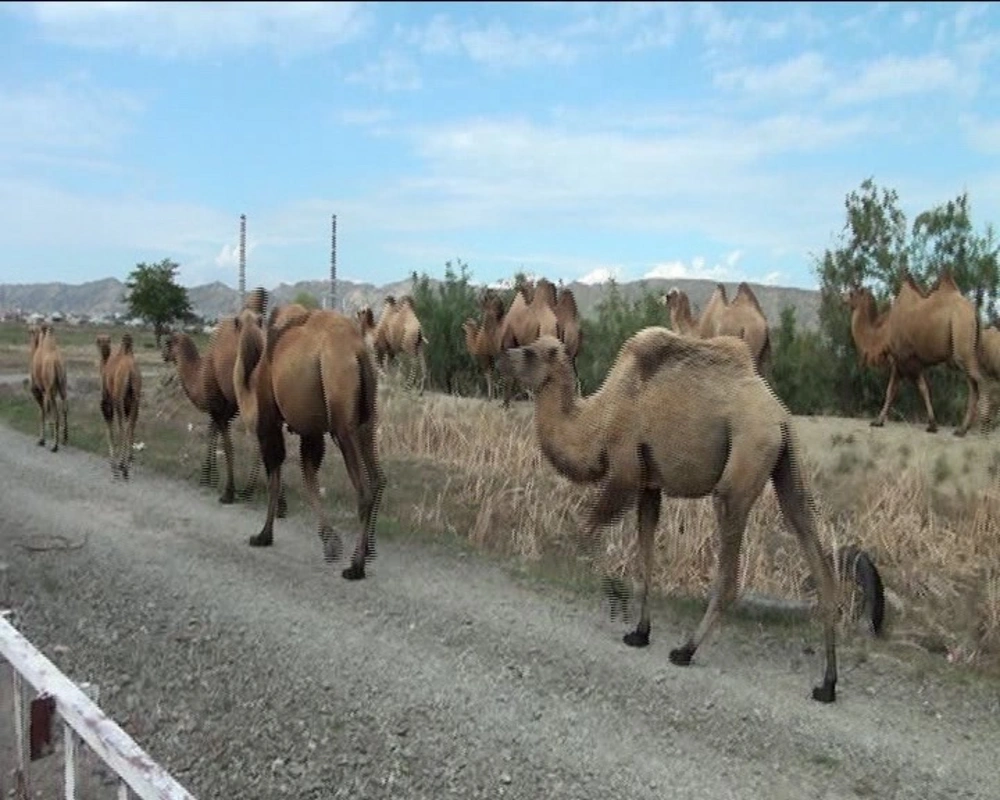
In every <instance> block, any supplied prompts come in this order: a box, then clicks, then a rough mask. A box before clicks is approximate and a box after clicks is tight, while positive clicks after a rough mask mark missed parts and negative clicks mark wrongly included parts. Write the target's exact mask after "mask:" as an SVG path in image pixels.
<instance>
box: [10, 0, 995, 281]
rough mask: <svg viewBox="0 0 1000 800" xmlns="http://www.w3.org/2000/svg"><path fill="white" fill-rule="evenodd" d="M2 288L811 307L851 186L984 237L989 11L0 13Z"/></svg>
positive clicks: (991, 128)
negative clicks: (754, 300) (706, 300)
mask: <svg viewBox="0 0 1000 800" xmlns="http://www.w3.org/2000/svg"><path fill="white" fill-rule="evenodd" d="M0 51H2V52H3V53H4V56H3V58H2V59H0V208H2V209H3V213H2V214H0V241H2V243H3V245H2V247H0V282H8V283H9V282H16V283H21V282H37V281H66V282H71V283H78V282H82V281H86V280H94V279H97V278H102V277H107V276H115V277H118V278H122V279H124V277H125V276H126V275H127V273H128V271H129V270H130V269H131V268H132V267H133V266H134V265H135V263H136V262H137V261H143V260H146V261H149V260H159V259H161V258H164V257H170V258H173V259H174V260H176V261H178V262H179V263H181V265H182V270H181V280H182V282H183V283H184V284H186V285H189V286H191V285H196V284H200V283H204V282H207V281H212V280H221V281H223V282H225V283H228V284H229V285H231V286H235V285H236V282H237V255H236V247H237V241H238V233H239V215H240V214H241V213H246V214H247V220H248V221H247V227H248V255H247V282H248V285H256V284H264V285H266V286H273V285H276V284H277V283H279V282H281V281H284V282H295V281H297V280H305V279H320V278H325V277H326V276H327V275H328V274H329V247H330V244H329V241H330V240H329V236H330V215H331V214H332V213H336V214H337V223H338V249H337V252H338V272H339V274H340V276H341V277H343V278H347V279H351V280H366V281H371V282H374V283H376V284H383V283H387V282H389V281H392V280H398V279H401V278H404V277H406V276H407V275H408V274H409V272H410V271H411V270H414V269H415V270H417V271H422V272H427V273H428V274H430V275H433V276H440V275H441V273H442V272H443V268H444V262H445V261H446V260H448V259H455V258H461V259H462V260H464V261H467V262H468V263H469V265H470V267H471V269H472V272H473V276H474V278H475V279H476V280H478V281H484V282H486V281H493V280H496V279H499V278H503V277H506V276H509V275H511V274H513V272H514V271H516V270H518V269H522V268H523V269H524V270H525V271H527V272H530V273H534V274H544V275H546V276H547V277H550V278H552V279H562V280H564V281H570V280H574V279H580V278H584V277H586V278H587V279H588V280H594V279H596V278H599V277H601V276H605V275H608V274H614V275H615V276H616V277H618V278H619V279H620V280H635V279H638V278H642V277H646V276H662V277H707V278H712V279H717V280H724V281H727V282H728V281H737V280H743V279H747V280H753V281H761V282H769V283H777V284H780V285H786V286H801V287H806V288H808V287H812V286H814V285H815V279H814V276H813V274H812V269H811V265H812V255H813V254H819V253H822V251H823V249H824V248H825V247H827V246H829V245H830V244H831V242H832V241H833V237H834V236H835V235H836V234H837V232H838V231H839V230H840V228H841V227H842V225H843V222H844V198H845V195H846V194H847V193H848V192H849V191H851V190H853V189H855V188H857V187H858V186H859V185H860V183H861V181H862V180H864V179H865V178H866V177H868V176H874V178H875V180H876V182H878V183H879V184H880V185H883V186H888V187H892V188H895V189H896V190H897V191H898V192H899V194H900V197H901V201H902V205H903V208H904V210H905V211H906V212H907V214H908V215H909V216H910V218H911V219H912V217H913V215H914V214H916V213H918V212H920V211H922V210H925V209H927V208H929V207H931V206H933V205H936V204H938V203H942V202H945V201H947V200H949V199H951V198H953V197H955V196H956V195H957V194H959V193H960V192H962V191H964V190H967V191H968V192H969V195H970V200H971V204H972V211H973V215H974V220H975V221H976V223H977V225H979V226H982V225H984V224H985V223H986V222H994V223H996V222H1000V160H998V158H997V156H998V155H1000V111H998V110H997V109H1000V80H998V78H1000V10H998V9H997V8H995V7H993V6H991V5H990V4H980V3H970V4H950V3H949V4H944V3H942V4H935V3H930V4H928V3H919V4H905V3H832V4H795V3H775V4H748V3H738V4H713V3H670V4H666V3H664V4H659V3H614V4H611V3H544V2H537V3H524V4H522V3H475V4H472V3H470V4H464V3H388V4H380V3H372V4H352V3H294V2H286V3H252V4H240V3H225V4H218V5H217V4H214V3H182V4H169V3H70V4H62V3H23V2H19V3H6V4H3V5H0Z"/></svg>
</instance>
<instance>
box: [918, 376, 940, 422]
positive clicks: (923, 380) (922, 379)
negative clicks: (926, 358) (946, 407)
mask: <svg viewBox="0 0 1000 800" xmlns="http://www.w3.org/2000/svg"><path fill="white" fill-rule="evenodd" d="M916 383H917V391H919V392H920V396H921V397H922V398H924V407H925V408H926V409H927V432H928V433H937V429H938V426H937V418H936V417H935V416H934V406H933V405H931V389H930V387H929V386H928V385H927V377H926V376H925V375H924V373H923V372H920V374H919V375H917V377H916Z"/></svg>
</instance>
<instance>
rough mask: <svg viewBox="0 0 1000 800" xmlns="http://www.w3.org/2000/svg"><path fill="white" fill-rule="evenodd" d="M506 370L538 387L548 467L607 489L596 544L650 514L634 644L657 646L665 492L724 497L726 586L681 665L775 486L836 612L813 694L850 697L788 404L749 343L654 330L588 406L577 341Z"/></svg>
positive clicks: (535, 349)
mask: <svg viewBox="0 0 1000 800" xmlns="http://www.w3.org/2000/svg"><path fill="white" fill-rule="evenodd" d="M499 361H500V364H501V368H502V369H503V370H505V371H510V372H512V373H513V374H515V375H517V377H518V378H519V379H520V380H521V381H522V382H523V383H524V384H525V385H526V386H527V387H529V388H531V389H533V390H534V391H535V430H536V434H537V437H538V441H539V444H540V446H541V449H542V452H543V453H544V455H545V457H546V459H547V460H548V461H549V462H550V463H551V464H552V465H553V466H554V467H555V469H556V470H558V471H559V472H560V473H561V474H562V475H564V476H566V477H567V478H569V479H570V480H572V481H575V482H578V483H595V484H597V486H598V489H597V492H596V494H595V495H594V497H593V498H592V502H591V504H590V511H589V515H588V519H587V523H586V526H585V532H584V542H585V544H586V546H587V547H588V549H589V550H590V551H591V552H593V550H594V549H595V546H596V534H597V532H598V529H599V528H600V527H601V526H603V525H606V524H608V523H610V522H612V521H613V520H615V519H616V518H618V517H620V516H621V514H622V513H624V512H625V511H626V510H627V509H628V508H629V507H630V506H633V505H637V507H638V534H639V553H640V554H641V559H642V562H643V594H642V601H641V611H640V619H639V624H638V626H637V628H636V630H635V631H633V632H631V633H629V634H627V635H626V636H625V643H626V644H628V645H631V646H644V645H646V644H648V643H649V631H650V620H649V608H648V597H649V586H650V579H651V571H652V562H653V544H654V536H655V532H656V528H657V525H658V522H659V514H660V503H661V496H662V495H663V494H665V495H667V496H668V497H680V498H695V497H703V496H706V495H711V496H712V498H713V502H714V506H715V514H716V521H717V525H718V531H719V539H718V541H719V553H718V565H717V571H716V582H715V591H714V593H713V594H712V597H711V599H710V601H709V603H708V608H707V609H706V611H705V614H704V616H703V617H702V620H701V622H700V624H699V625H698V628H697V630H696V631H695V633H694V634H693V635H692V636H690V637H689V638H688V639H687V641H686V642H685V643H684V644H683V645H682V646H681V647H679V648H677V649H675V650H673V651H671V653H670V660H671V661H672V662H673V663H674V664H678V665H686V664H688V663H690V661H691V658H692V657H693V655H694V653H695V651H696V650H697V649H698V647H699V646H700V645H701V644H702V642H703V641H704V639H705V637H706V636H707V635H708V634H709V632H710V631H711V630H712V628H713V627H714V626H715V624H716V622H717V621H718V618H719V615H720V614H721V613H722V612H723V611H724V610H725V609H726V608H727V607H728V606H729V605H730V604H731V603H732V602H733V600H734V599H735V597H736V593H737V588H738V571H739V563H740V549H741V544H742V540H743V532H744V529H745V527H746V523H747V517H748V515H749V514H750V511H751V509H752V507H753V505H754V503H755V502H756V501H757V499H758V497H759V496H760V494H761V491H762V490H763V489H764V486H765V484H766V483H767V482H768V481H771V482H772V483H773V485H774V489H775V492H776V494H777V497H778V503H779V506H780V508H781V511H782V514H783V516H784V519H785V522H786V524H787V526H788V527H789V528H790V529H791V530H792V532H793V533H794V534H795V535H796V537H797V538H798V540H799V543H800V545H801V546H802V550H803V554H804V556H805V559H806V562H807V563H808V564H809V566H810V568H811V571H812V574H813V578H814V580H815V582H816V585H817V586H818V587H819V595H820V603H821V606H822V610H823V628H824V638H825V643H826V669H825V673H824V678H823V683H822V684H821V685H820V686H817V687H816V688H814V689H813V698H814V699H816V700H819V701H822V702H832V701H833V700H834V699H835V696H836V688H835V687H836V682H837V659H836V645H835V633H834V625H835V622H836V614H837V605H836V599H835V594H834V583H833V574H832V570H831V563H830V559H829V558H828V557H827V556H826V555H825V554H824V553H823V550H822V548H821V545H820V541H819V537H818V535H817V532H816V527H815V521H814V519H813V514H812V509H811V506H810V500H809V495H808V492H807V489H806V486H805V484H804V482H803V475H802V471H801V461H800V450H799V446H798V444H797V442H796V438H795V436H794V432H793V429H792V421H791V417H790V415H789V413H788V410H787V409H786V408H785V407H784V406H783V405H782V403H781V401H780V400H779V399H778V398H777V397H776V396H775V394H774V392H772V391H771V389H770V387H769V386H768V385H767V382H766V381H765V380H764V379H763V378H762V377H761V376H760V375H759V373H758V372H757V371H756V368H755V365H754V363H753V360H752V358H751V357H750V354H749V352H748V350H747V348H746V346H745V345H744V344H743V343H742V342H738V341H737V340H735V339H733V338H731V337H718V338H714V339H706V340H700V339H693V338H691V337H688V336H684V335H680V334H676V333H674V332H672V331H670V330H668V329H666V328H659V327H653V328H646V329H644V330H642V331H640V332H639V333H637V334H635V335H634V336H633V337H631V338H630V339H629V340H627V341H626V342H625V344H624V345H623V346H622V348H621V350H620V352H619V355H618V358H617V360H616V361H615V364H614V366H613V367H612V368H611V371H610V372H609V373H608V375H607V377H606V378H605V380H604V383H603V384H602V385H601V388H600V389H599V390H598V391H597V392H596V393H595V394H593V395H591V396H589V397H586V398H582V399H580V398H576V397H575V396H574V389H573V374H572V370H571V368H570V364H569V358H568V356H567V353H566V348H565V345H563V344H562V343H561V342H559V341H558V340H557V339H555V338H552V337H547V336H544V337H541V338H539V339H538V340H537V341H535V342H534V343H533V344H531V345H528V346H527V347H520V348H515V349H512V350H508V351H505V352H504V353H503V354H502V355H501V357H500V359H499Z"/></svg>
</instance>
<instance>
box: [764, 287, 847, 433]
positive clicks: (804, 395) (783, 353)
mask: <svg viewBox="0 0 1000 800" xmlns="http://www.w3.org/2000/svg"><path fill="white" fill-rule="evenodd" d="M771 341H772V355H771V361H772V369H771V383H772V385H773V387H774V391H775V392H776V393H777V395H778V397H780V398H781V399H782V401H783V402H784V403H785V405H786V406H787V407H788V410H789V411H791V412H792V413H793V414H823V413H826V412H828V411H830V410H831V395H832V392H831V385H832V379H833V371H832V369H831V363H832V362H831V360H830V358H829V357H828V350H827V347H826V345H825V343H824V341H823V338H822V336H820V334H819V333H817V332H816V331H804V330H799V329H798V327H797V325H796V321H795V307H794V306H791V305H786V306H785V307H784V308H782V309H781V318H780V322H779V324H778V327H777V328H773V329H772V330H771Z"/></svg>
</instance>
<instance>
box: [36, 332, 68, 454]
mask: <svg viewBox="0 0 1000 800" xmlns="http://www.w3.org/2000/svg"><path fill="white" fill-rule="evenodd" d="M28 335H29V338H30V343H31V348H30V352H31V354H30V359H31V360H30V371H29V372H30V378H29V380H30V386H31V395H32V397H34V398H35V402H36V403H38V410H39V414H40V419H39V434H38V445H39V446H40V447H44V446H45V423H46V420H49V421H50V422H51V424H52V452H53V453H55V452H58V450H59V440H60V438H61V439H62V443H63V444H66V443H67V441H68V438H69V421H68V417H69V410H68V404H67V402H66V390H67V383H66V364H65V362H64V361H63V357H62V351H61V350H60V349H59V343H58V342H57V341H56V334H55V331H54V330H53V329H52V326H51V325H50V324H49V323H47V322H43V323H42V324H41V325H40V326H38V327H34V326H32V327H31V328H29V329H28ZM60 429H61V431H62V433H61V436H60Z"/></svg>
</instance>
